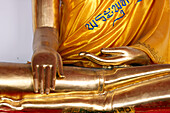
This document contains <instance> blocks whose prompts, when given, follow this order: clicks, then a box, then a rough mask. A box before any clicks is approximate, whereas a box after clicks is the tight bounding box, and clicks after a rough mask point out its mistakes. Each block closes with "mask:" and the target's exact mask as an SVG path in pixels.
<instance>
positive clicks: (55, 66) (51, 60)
mask: <svg viewBox="0 0 170 113" xmlns="http://www.w3.org/2000/svg"><path fill="white" fill-rule="evenodd" d="M32 68H33V77H34V91H35V92H36V93H38V90H39V89H40V93H41V94H43V93H44V90H45V93H46V94H49V93H50V88H51V89H52V90H55V80H56V73H58V74H59V75H60V76H61V75H63V64H62V59H61V56H60V54H59V53H58V52H56V51H55V50H53V49H50V48H43V49H42V48H41V49H40V50H37V51H35V53H34V55H33V60H32Z"/></svg>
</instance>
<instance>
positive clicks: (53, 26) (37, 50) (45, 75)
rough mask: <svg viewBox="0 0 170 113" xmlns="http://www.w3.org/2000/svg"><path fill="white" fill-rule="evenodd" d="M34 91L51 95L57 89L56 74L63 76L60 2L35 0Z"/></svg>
mask: <svg viewBox="0 0 170 113" xmlns="http://www.w3.org/2000/svg"><path fill="white" fill-rule="evenodd" d="M32 3H33V18H34V19H33V24H34V25H33V26H34V32H35V33H34V41H33V52H34V53H33V56H32V69H33V77H34V91H35V92H36V93H38V92H40V93H41V94H43V93H44V91H45V93H46V94H49V92H50V89H52V90H54V89H55V79H56V73H58V75H59V77H61V76H62V75H63V71H62V65H63V64H62V59H61V56H60V55H59V53H58V52H57V50H58V47H59V42H58V37H59V0H33V1H32Z"/></svg>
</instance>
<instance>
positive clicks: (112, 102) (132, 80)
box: [0, 63, 170, 111]
mask: <svg viewBox="0 0 170 113" xmlns="http://www.w3.org/2000/svg"><path fill="white" fill-rule="evenodd" d="M14 65H15V66H14ZM30 68H31V66H30V65H29V64H9V63H8V64H5V63H0V81H5V79H6V82H0V91H1V94H0V106H7V107H9V108H11V109H14V110H22V109H27V108H40V109H46V108H48V109H49V108H50V109H64V108H83V109H86V110H93V111H111V110H115V109H117V108H121V107H128V106H134V105H138V104H141V103H148V102H152V101H160V100H167V99H169V98H170V90H169V84H170V75H169V74H168V71H169V68H170V65H151V66H142V67H131V68H121V69H114V70H103V69H89V68H80V67H64V72H65V78H64V79H60V80H56V83H57V84H56V91H55V93H50V94H49V95H45V94H44V95H41V94H34V93H33V86H32V83H33V80H32V73H31V70H30ZM3 70H6V71H3ZM7 70H8V71H7ZM158 70H160V71H158ZM14 72H15V73H14ZM23 72H24V73H23ZM4 75H6V76H4ZM154 75H155V76H154ZM158 75H159V76H158ZM17 76H20V77H17ZM22 76H23V77H25V80H24V81H27V82H28V83H31V84H24V85H25V86H23V84H19V82H18V84H17V86H18V87H15V86H14V87H13V85H12V84H8V79H10V80H13V81H14V82H13V83H15V84H16V83H17V82H15V81H20V80H21V79H22ZM16 78H17V79H16ZM62 81H64V83H63V84H62ZM67 81H68V82H67ZM73 81H75V82H73ZM82 81H83V83H84V84H82ZM88 81H90V82H89V83H88ZM92 81H94V82H92ZM1 83H2V84H3V85H1ZM4 83H6V84H4ZM158 84H159V85H158ZM112 86H113V87H114V89H112V88H111V87H112ZM22 87H25V89H23V88H22ZM100 87H102V88H100ZM146 87H147V88H146ZM69 88H71V89H69ZM99 89H102V90H99ZM21 92H25V93H21ZM158 92H159V93H158Z"/></svg>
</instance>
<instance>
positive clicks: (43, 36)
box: [33, 27, 59, 51]
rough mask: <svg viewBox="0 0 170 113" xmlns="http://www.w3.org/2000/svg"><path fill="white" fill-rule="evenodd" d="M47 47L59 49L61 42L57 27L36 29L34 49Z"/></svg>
mask: <svg viewBox="0 0 170 113" xmlns="http://www.w3.org/2000/svg"><path fill="white" fill-rule="evenodd" d="M45 47H46V48H51V49H54V50H57V49H58V47H59V43H58V33H57V31H56V29H54V28H51V27H41V28H37V29H36V31H35V34H34V41H33V51H35V50H37V49H39V48H45Z"/></svg>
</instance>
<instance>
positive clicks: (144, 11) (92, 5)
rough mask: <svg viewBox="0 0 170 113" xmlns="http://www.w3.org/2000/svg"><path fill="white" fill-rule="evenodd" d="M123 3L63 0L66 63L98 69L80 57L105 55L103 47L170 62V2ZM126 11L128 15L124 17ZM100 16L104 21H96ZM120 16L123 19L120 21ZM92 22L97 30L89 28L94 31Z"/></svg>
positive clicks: (61, 50)
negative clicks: (126, 48)
mask: <svg viewBox="0 0 170 113" xmlns="http://www.w3.org/2000/svg"><path fill="white" fill-rule="evenodd" d="M122 2H123V3H124V6H123V5H122ZM122 2H121V0H63V4H62V15H61V26H60V39H61V42H62V44H61V45H60V47H59V50H58V51H59V53H60V54H61V56H62V58H63V61H64V63H65V64H75V65H79V66H83V67H97V65H96V64H95V63H93V62H91V61H89V60H86V59H84V58H82V57H81V56H78V54H79V53H80V52H84V51H86V52H89V53H93V54H95V55H101V52H100V50H101V49H102V48H115V47H122V46H130V47H132V48H136V49H139V50H142V51H144V52H145V53H147V55H148V56H149V57H150V58H151V60H152V62H154V63H161V64H162V63H163V64H166V63H170V59H169V56H170V55H169V51H170V50H169V39H170V14H169V12H170V10H169V9H170V1H169V0H161V1H159V0H156V1H155V0H142V1H140V2H138V0H123V1H122ZM119 4H120V5H119ZM125 4H126V5H125ZM116 5H117V6H118V7H119V8H120V9H119V10H118V8H117V7H116ZM114 6H115V7H116V10H115V8H114ZM109 8H110V13H108V12H109ZM112 11H113V16H111V17H110V18H108V15H112ZM116 11H117V12H116ZM122 11H123V12H124V13H125V15H124V16H123V13H122ZM104 12H106V13H107V14H104ZM100 14H101V15H100ZM98 15H100V16H99V17H98V18H100V19H99V20H98V19H97V20H98V21H96V17H97V16H98ZM122 16H123V17H122ZM119 17H122V18H120V19H119V20H116V19H118V18H119ZM105 19H106V21H105ZM114 20H116V21H115V23H114ZM93 21H95V23H96V24H97V25H98V27H94V26H97V25H95V23H94V22H93ZM90 22H91V24H92V25H93V27H94V29H93V30H89V29H88V26H87V24H88V25H89V26H90V28H93V27H92V26H91V24H90ZM113 23H114V26H113Z"/></svg>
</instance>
